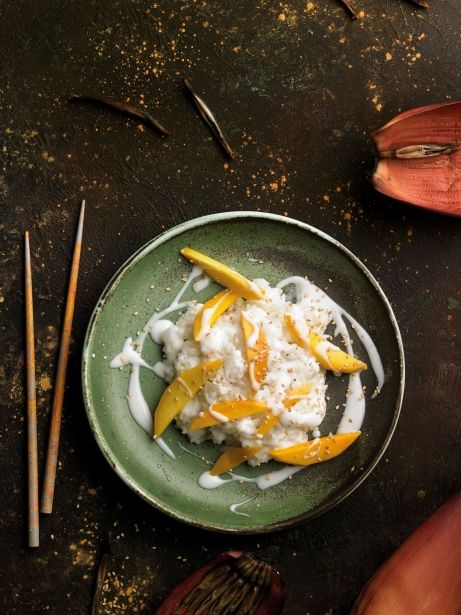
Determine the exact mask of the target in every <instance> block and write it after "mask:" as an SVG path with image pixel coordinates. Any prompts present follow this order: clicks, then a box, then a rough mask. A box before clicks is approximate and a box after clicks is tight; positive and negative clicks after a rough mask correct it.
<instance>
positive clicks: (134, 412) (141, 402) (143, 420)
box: [110, 265, 202, 459]
mask: <svg viewBox="0 0 461 615" xmlns="http://www.w3.org/2000/svg"><path fill="white" fill-rule="evenodd" d="M201 274H202V270H201V269H200V268H199V267H197V266H195V265H194V267H192V270H191V272H190V273H189V276H188V278H187V280H186V281H185V282H184V284H183V286H182V288H181V290H180V291H179V292H178V294H177V295H176V297H175V298H174V299H173V301H172V302H171V304H170V305H169V306H168V307H167V308H165V309H164V310H162V311H161V312H158V313H156V314H153V315H152V316H151V317H150V319H149V320H148V321H147V323H146V325H145V326H144V327H143V330H142V331H141V333H140V334H139V335H138V337H137V338H136V340H135V341H134V342H132V340H131V338H128V339H127V340H125V342H124V344H123V348H122V352H121V353H120V354H118V355H117V356H116V357H114V358H113V359H112V361H111V362H110V367H124V366H126V365H131V366H132V367H131V373H130V377H129V380H128V397H127V400H128V408H129V410H130V412H131V416H132V417H133V419H134V420H135V421H136V423H137V424H138V425H139V426H140V427H141V428H142V429H144V430H145V431H146V432H147V433H148V434H151V433H152V429H153V421H152V412H151V410H150V409H149V406H148V404H147V402H146V400H145V398H144V395H143V393H142V389H141V382H140V378H139V371H140V367H146V366H147V368H148V369H153V368H151V367H149V366H148V365H147V363H146V364H145V365H143V364H142V363H140V362H139V359H140V358H141V354H142V350H143V347H144V342H145V341H146V338H147V335H148V334H150V335H151V336H152V335H153V333H152V331H153V330H154V332H155V329H154V325H155V324H156V323H157V322H159V321H160V320H162V319H163V318H164V317H165V316H167V315H168V314H171V313H173V312H177V311H178V310H182V309H183V308H186V307H187V304H186V303H180V299H181V298H182V296H183V295H184V293H185V292H186V290H187V288H188V287H189V285H190V283H191V282H192V280H194V279H195V278H197V277H199V276H200V275H201ZM164 331H165V329H164ZM129 345H131V347H133V346H134V345H135V346H136V348H137V351H134V350H133V353H130V352H128V353H127V354H126V353H125V351H126V350H128V346H129ZM124 353H125V354H124ZM121 355H122V356H123V357H124V358H125V359H126V363H123V364H122V365H119V362H120V357H121ZM135 355H136V356H135ZM141 361H143V359H141ZM156 368H157V369H156V370H155V371H156V372H158V371H159V366H158V363H157V364H156ZM155 442H157V444H158V446H160V448H161V449H162V450H163V451H164V452H165V453H166V454H167V455H170V457H171V455H173V459H174V458H175V457H174V453H173V451H172V450H171V449H170V447H169V446H168V445H166V444H165V442H164V441H163V440H162V439H161V438H157V439H156V440H155Z"/></svg>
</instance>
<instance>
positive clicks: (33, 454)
mask: <svg viewBox="0 0 461 615" xmlns="http://www.w3.org/2000/svg"><path fill="white" fill-rule="evenodd" d="M24 287H25V299H26V382H27V473H28V477H27V482H28V506H29V519H28V530H29V531H28V544H29V547H38V546H39V544H40V538H39V515H38V462H37V399H36V393H35V342H34V303H33V294H32V267H31V263H30V246H29V233H28V231H26V232H25V233H24Z"/></svg>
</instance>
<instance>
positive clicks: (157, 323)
mask: <svg viewBox="0 0 461 615" xmlns="http://www.w3.org/2000/svg"><path fill="white" fill-rule="evenodd" d="M200 275H202V271H201V269H200V268H199V267H197V266H194V267H193V268H192V270H191V272H190V274H189V276H188V278H187V280H186V281H185V282H184V284H183V286H182V288H181V290H180V291H179V292H178V294H177V295H176V297H175V298H174V299H173V301H172V302H171V304H170V305H169V306H168V307H167V308H165V309H164V310H162V311H161V312H158V313H156V314H153V315H152V316H151V318H150V319H149V320H148V321H147V323H146V325H145V326H144V327H143V329H142V331H141V333H140V334H139V335H138V337H137V338H136V339H135V340H134V341H133V339H132V338H131V337H129V338H127V339H126V340H125V342H124V344H123V348H122V351H121V352H120V353H119V354H118V355H116V356H115V357H114V358H113V359H112V361H111V362H110V367H112V368H123V367H125V366H127V365H130V366H131V372H130V377H129V381H128V395H127V400H128V407H129V410H130V412H131V415H132V416H133V419H134V420H135V421H136V423H138V425H139V426H140V427H142V428H143V429H144V430H145V431H146V432H148V433H149V434H151V433H152V428H153V420H152V413H151V410H150V409H149V406H148V404H147V402H146V400H145V398H144V395H143V393H142V390H141V383H140V377H139V375H140V368H141V367H144V368H145V369H149V370H151V371H154V373H155V374H156V375H158V376H159V377H160V378H164V377H165V372H164V367H163V363H162V362H160V361H159V362H158V363H156V364H155V365H154V367H151V366H150V365H148V364H147V363H146V362H145V361H144V359H143V358H142V356H141V355H142V350H143V347H144V342H145V340H146V338H147V336H148V335H150V336H151V338H152V339H153V341H154V342H155V343H157V344H161V343H162V342H163V334H164V333H165V331H166V330H167V329H168V328H169V327H170V326H172V323H171V321H170V320H167V319H165V316H168V315H170V314H172V313H174V312H177V311H179V310H182V309H184V308H186V307H187V304H186V303H185V302H181V299H182V297H183V295H184V293H185V292H186V290H187V289H188V288H189V286H190V285H191V282H192V281H193V280H194V279H196V278H198V277H199V276H200ZM209 283H210V280H209V279H208V278H206V277H205V278H204V279H202V280H200V281H198V282H196V283H195V284H194V285H193V289H194V291H195V292H200V291H201V290H203V289H204V288H206V287H207V286H208V284H209ZM289 285H293V286H294V287H295V289H296V301H300V300H302V299H303V298H307V297H317V298H319V299H320V300H321V301H322V304H323V305H324V306H325V308H326V309H329V310H330V311H331V314H332V320H333V322H334V323H335V326H336V328H335V332H334V334H335V337H336V336H337V335H340V336H341V337H342V339H343V341H344V344H345V346H346V350H347V352H348V353H349V354H353V350H352V342H351V338H350V335H349V331H348V328H347V325H346V321H348V322H349V324H350V325H351V327H352V328H353V329H354V331H355V333H356V335H357V337H358V338H359V340H360V341H361V342H362V344H363V346H364V347H365V350H366V351H367V354H368V357H369V359H370V364H371V367H372V370H373V372H374V374H375V376H376V380H377V386H376V390H375V392H374V394H373V396H372V397H375V396H376V395H377V394H378V393H379V392H380V391H381V389H382V387H383V385H384V368H383V364H382V361H381V358H380V356H379V352H378V350H377V348H376V345H375V344H374V342H373V340H372V339H371V337H370V335H369V334H368V332H367V331H366V330H365V329H364V328H363V327H362V326H361V325H360V324H359V323H358V322H357V321H356V320H355V319H354V318H353V317H352V316H351V315H350V314H349V313H348V312H346V311H345V310H344V309H343V308H342V307H341V306H340V305H338V304H337V303H335V302H334V301H333V300H332V299H331V298H330V297H328V295H327V294H326V293H324V292H323V291H322V290H321V289H319V288H318V287H317V286H315V285H314V284H312V283H311V282H309V281H308V280H306V279H304V278H302V277H300V276H292V277H288V278H285V279H284V280H282V281H280V282H279V283H278V284H277V287H278V288H281V289H284V288H286V287H287V286H289ZM203 317H204V318H205V322H206V319H207V318H208V315H207V314H204V315H203ZM247 318H248V316H247ZM248 320H250V319H249V318H248ZM251 324H252V325H253V326H254V329H253V332H252V335H251V336H250V338H249V339H248V340H247V344H248V345H249V346H250V347H251V346H253V345H254V344H255V343H256V341H257V337H258V334H259V327H258V325H256V323H254V322H253V321H251ZM253 338H254V339H253ZM328 344H329V342H326V343H325V352H326V351H327V349H328V347H329V346H328ZM317 348H318V347H317ZM320 350H321V349H320ZM186 388H187V387H186ZM210 412H211V413H212V415H213V416H215V418H216V419H217V420H219V421H222V422H224V419H225V420H226V421H227V420H228V419H227V417H225V416H224V415H221V414H220V413H218V412H215V411H213V410H210ZM364 416H365V395H364V393H363V389H362V383H361V379H360V373H359V372H356V373H353V374H350V375H349V383H348V388H347V393H346V404H345V408H344V412H343V415H342V418H341V421H340V423H339V426H338V429H337V433H346V432H350V431H359V430H360V427H361V425H362V422H363V418H364ZM314 435H315V437H319V436H320V432H319V430H318V429H316V430H315V433H314ZM155 442H156V443H157V445H158V446H159V447H160V448H161V449H162V450H163V451H164V452H165V453H166V454H167V455H168V456H170V457H171V458H172V459H175V458H176V456H175V454H174V452H173V451H172V449H171V448H170V447H169V446H168V444H166V442H165V441H164V440H163V439H162V438H156V439H155ZM178 446H179V447H180V448H181V449H182V450H184V451H185V452H187V453H188V454H190V455H194V456H195V457H198V458H199V459H201V460H202V461H203V458H202V457H201V456H200V455H197V454H195V453H193V452H192V451H190V450H189V449H187V448H186V447H185V446H183V445H182V444H181V443H180V442H179V443H178ZM304 468H305V466H293V465H286V466H283V467H282V468H281V469H280V470H275V471H273V472H266V473H263V474H260V475H259V476H257V477H253V478H249V477H246V476H242V475H240V474H235V473H234V472H228V473H227V475H226V476H227V477H226V478H222V476H212V475H211V474H210V473H209V472H208V471H206V472H203V473H202V474H201V475H200V476H199V478H198V484H199V485H200V487H202V488H203V489H216V488H218V487H221V486H223V485H225V484H227V483H231V482H235V481H237V482H246V483H254V484H255V485H256V486H257V487H258V488H259V489H261V490H264V489H268V488H270V487H274V486H275V485H278V484H280V483H281V482H283V481H284V480H286V479H287V478H290V477H291V476H293V475H294V474H296V473H297V472H300V471H301V470H303V469H304ZM252 499H253V498H249V499H247V500H244V501H243V502H237V503H235V504H231V505H230V506H229V510H230V511H231V512H233V513H234V514H238V515H245V516H248V514H247V513H243V512H239V511H238V510H237V508H238V507H239V506H243V505H244V504H247V503H248V502H249V501H251V500H252Z"/></svg>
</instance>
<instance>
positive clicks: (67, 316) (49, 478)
mask: <svg viewBox="0 0 461 615" xmlns="http://www.w3.org/2000/svg"><path fill="white" fill-rule="evenodd" d="M84 217H85V201H82V205H81V208H80V216H79V221H78V227H77V234H76V236H75V244H74V253H73V256H72V267H71V271H70V276H69V287H68V290H67V301H66V310H65V313H64V323H63V327H62V333H61V343H60V347H59V356H58V366H57V370H56V382H55V385H54V392H53V405H52V407H51V424H50V434H49V439H48V449H47V452H46V463H45V476H44V479H43V488H42V502H41V507H40V510H41V512H42V513H48V514H50V513H51V512H52V510H53V498H54V485H55V481H56V469H57V463H58V450H59V436H60V434H61V417H62V404H63V400H64V390H65V385H66V372H67V363H68V359H69V347H70V338H71V331H72V318H73V316H74V307H75V295H76V291H77V280H78V267H79V264H80V253H81V249H82V235H83V220H84Z"/></svg>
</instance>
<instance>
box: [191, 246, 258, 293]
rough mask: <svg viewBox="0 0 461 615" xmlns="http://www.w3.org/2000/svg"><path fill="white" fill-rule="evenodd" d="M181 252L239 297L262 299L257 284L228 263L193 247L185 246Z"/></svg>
mask: <svg viewBox="0 0 461 615" xmlns="http://www.w3.org/2000/svg"><path fill="white" fill-rule="evenodd" d="M181 254H182V255H183V256H184V257H185V258H187V260H188V261H190V262H191V263H193V264H194V265H197V266H198V267H200V269H201V270H202V271H203V272H204V273H206V274H207V276H208V277H210V278H211V279H212V280H214V281H215V282H218V284H221V286H225V287H226V288H228V289H229V290H232V291H234V292H235V293H237V295H238V296H239V297H243V298H244V299H262V296H263V294H262V292H261V291H260V290H259V288H257V286H255V285H254V284H253V283H252V282H250V280H247V279H246V278H245V277H244V276H243V275H241V274H240V273H237V271H234V270H233V269H231V268H230V267H227V265H223V264H222V263H220V262H219V261H216V260H214V258H210V257H209V256H206V255H205V254H201V253H200V252H197V251H196V250H192V248H183V249H182V250H181Z"/></svg>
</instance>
